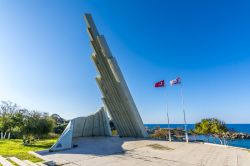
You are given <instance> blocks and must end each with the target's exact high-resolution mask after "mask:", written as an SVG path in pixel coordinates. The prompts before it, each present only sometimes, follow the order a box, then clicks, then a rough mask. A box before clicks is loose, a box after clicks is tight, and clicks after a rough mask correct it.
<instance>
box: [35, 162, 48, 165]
mask: <svg viewBox="0 0 250 166" xmlns="http://www.w3.org/2000/svg"><path fill="white" fill-rule="evenodd" d="M36 164H37V165H38V166H47V165H46V164H44V163H43V162H39V163H36Z"/></svg>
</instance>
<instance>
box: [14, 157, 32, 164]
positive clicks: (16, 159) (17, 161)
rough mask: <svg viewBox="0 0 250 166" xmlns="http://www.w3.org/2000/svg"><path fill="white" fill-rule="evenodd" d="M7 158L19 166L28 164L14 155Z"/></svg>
mask: <svg viewBox="0 0 250 166" xmlns="http://www.w3.org/2000/svg"><path fill="white" fill-rule="evenodd" d="M9 159H10V160H11V161H13V162H15V163H16V164H17V165H19V166H29V165H28V164H26V163H25V162H23V161H22V160H19V159H18V158H16V157H9Z"/></svg>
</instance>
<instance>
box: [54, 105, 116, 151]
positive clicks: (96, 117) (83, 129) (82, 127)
mask: <svg viewBox="0 0 250 166" xmlns="http://www.w3.org/2000/svg"><path fill="white" fill-rule="evenodd" d="M111 135H112V134H111V129H110V126H109V120H108V116H107V113H106V111H105V110H104V108H103V107H102V108H101V109H100V110H99V111H98V112H96V113H95V114H93V115H89V116H87V117H78V118H75V119H72V120H71V121H70V122H69V124H68V126H67V127H66V128H65V130H64V131H63V133H62V135H61V136H60V138H59V139H58V141H57V142H56V143H55V144H54V145H53V146H52V147H51V148H50V151H59V150H65V149H70V148H72V145H73V138H76V137H93V136H111Z"/></svg>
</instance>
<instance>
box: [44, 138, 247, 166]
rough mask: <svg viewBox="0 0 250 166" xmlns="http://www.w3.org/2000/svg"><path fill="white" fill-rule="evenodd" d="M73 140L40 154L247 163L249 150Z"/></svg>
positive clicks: (183, 163)
mask: <svg viewBox="0 0 250 166" xmlns="http://www.w3.org/2000/svg"><path fill="white" fill-rule="evenodd" d="M74 144H77V145H78V147H77V148H73V149H71V150H66V151H62V152H53V153H48V152H43V153H42V152H41V153H40V154H42V155H44V156H45V157H47V158H48V159H50V160H54V161H55V162H57V164H60V165H67V166H70V165H72V166H90V165H91V166H117V165H119V166H141V165H142V166H161V165H163V166H250V152H249V151H247V150H242V149H238V148H233V147H220V146H213V145H206V144H195V143H188V144H187V143H178V142H166V141H155V140H136V139H128V138H119V137H106V138H104V137H95V138H79V139H76V140H74ZM155 144H157V145H156V148H154V147H151V146H149V145H155ZM159 145H160V147H159ZM157 147H159V148H157ZM162 147H167V148H171V149H167V148H162Z"/></svg>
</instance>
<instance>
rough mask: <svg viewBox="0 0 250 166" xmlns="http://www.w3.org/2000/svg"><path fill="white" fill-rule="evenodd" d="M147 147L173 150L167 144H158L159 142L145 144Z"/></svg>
mask: <svg viewBox="0 0 250 166" xmlns="http://www.w3.org/2000/svg"><path fill="white" fill-rule="evenodd" d="M147 146H148V147H151V148H153V149H157V150H174V149H172V148H169V147H167V146H163V145H160V144H150V145H147Z"/></svg>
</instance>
